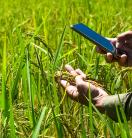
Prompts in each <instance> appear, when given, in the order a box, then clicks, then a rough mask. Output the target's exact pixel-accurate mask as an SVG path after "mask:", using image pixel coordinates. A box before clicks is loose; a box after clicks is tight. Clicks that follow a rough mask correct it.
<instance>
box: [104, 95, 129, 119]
mask: <svg viewBox="0 0 132 138" xmlns="http://www.w3.org/2000/svg"><path fill="white" fill-rule="evenodd" d="M103 107H104V109H105V113H106V114H107V115H108V116H109V117H110V118H111V119H112V120H114V121H118V117H117V110H118V112H119V115H120V119H121V120H122V121H123V117H122V113H121V108H122V109H123V110H124V113H125V115H126V118H127V120H129V119H130V117H132V93H126V94H119V95H112V96H108V97H106V99H105V100H104V101H103Z"/></svg>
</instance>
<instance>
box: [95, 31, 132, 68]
mask: <svg viewBox="0 0 132 138" xmlns="http://www.w3.org/2000/svg"><path fill="white" fill-rule="evenodd" d="M108 39H109V40H110V41H111V42H112V44H113V45H114V46H115V47H116V48H118V49H119V50H121V51H124V53H125V54H122V55H120V58H119V59H115V58H114V57H113V55H112V54H111V53H106V52H105V51H103V50H102V49H101V48H100V47H99V46H97V48H96V49H97V52H99V53H101V54H105V55H106V60H107V61H108V62H109V63H111V62H115V61H116V62H118V63H119V65H121V66H126V67H131V66H132V31H127V32H124V33H122V34H120V35H118V36H117V38H108Z"/></svg>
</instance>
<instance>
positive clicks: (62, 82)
mask: <svg viewBox="0 0 132 138" xmlns="http://www.w3.org/2000/svg"><path fill="white" fill-rule="evenodd" d="M60 83H61V85H62V86H63V87H64V88H66V87H68V86H69V85H70V83H69V82H68V81H66V80H61V81H60Z"/></svg>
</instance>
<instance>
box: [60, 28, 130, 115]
mask: <svg viewBox="0 0 132 138" xmlns="http://www.w3.org/2000/svg"><path fill="white" fill-rule="evenodd" d="M109 40H110V41H111V42H112V44H113V45H114V46H115V47H116V48H118V49H119V50H122V51H124V53H125V54H124V53H123V54H120V57H119V58H118V59H115V58H114V57H113V56H112V54H111V53H106V52H105V51H103V50H102V49H101V48H99V47H98V46H97V52H99V53H101V54H104V55H105V57H106V60H107V62H109V63H112V62H118V63H119V65H121V66H128V67H131V66H132V31H128V32H125V33H122V34H120V35H118V36H117V38H110V39H109ZM65 69H66V71H67V72H69V73H70V74H71V75H72V76H74V77H75V84H74V85H73V84H70V82H68V81H67V80H63V79H62V80H61V81H60V83H61V85H62V86H63V88H64V89H66V92H67V95H68V96H69V97H70V98H71V99H72V100H75V101H77V102H79V103H81V104H83V105H88V103H89V100H88V95H89V93H90V94H91V99H92V103H93V104H94V105H95V106H96V108H97V109H98V110H99V111H100V112H102V113H104V112H105V109H104V108H103V101H104V100H105V98H106V97H107V96H109V95H108V94H107V92H106V91H105V90H103V88H101V87H98V86H95V85H93V84H91V83H89V82H87V81H86V75H85V74H84V73H83V72H82V71H81V70H80V69H76V70H75V69H73V68H72V67H71V66H70V65H66V66H65Z"/></svg>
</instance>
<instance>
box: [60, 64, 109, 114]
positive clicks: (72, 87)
mask: <svg viewBox="0 0 132 138" xmlns="http://www.w3.org/2000/svg"><path fill="white" fill-rule="evenodd" d="M65 69H66V70H67V71H68V72H69V73H70V74H71V75H72V76H74V77H75V84H73V83H71V82H67V80H63V78H62V79H61V81H60V83H61V85H62V86H63V87H64V88H65V89H66V92H67V94H68V96H69V97H70V98H71V99H73V100H75V101H77V102H80V103H81V104H83V105H88V103H89V99H88V97H89V92H90V94H91V101H92V103H93V104H94V105H95V106H96V107H97V108H98V109H99V110H100V111H101V112H104V109H103V106H102V103H103V100H104V98H105V97H106V96H108V94H107V93H106V92H105V91H104V90H103V89H102V88H100V87H99V86H95V85H93V84H92V83H90V82H88V81H86V75H85V74H84V73H83V72H82V71H81V70H80V69H76V70H74V69H73V68H72V67H71V66H70V65H66V66H65Z"/></svg>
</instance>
